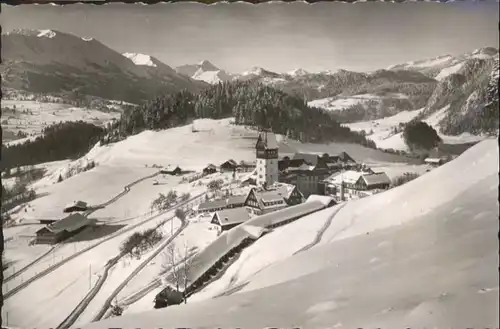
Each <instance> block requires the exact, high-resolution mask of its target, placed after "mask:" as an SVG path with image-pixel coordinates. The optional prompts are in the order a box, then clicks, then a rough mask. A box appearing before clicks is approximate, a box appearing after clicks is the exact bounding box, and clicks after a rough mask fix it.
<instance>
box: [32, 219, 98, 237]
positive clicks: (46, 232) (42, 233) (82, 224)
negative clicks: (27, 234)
mask: <svg viewBox="0 0 500 329" xmlns="http://www.w3.org/2000/svg"><path fill="white" fill-rule="evenodd" d="M94 222H95V221H94V220H92V219H89V218H87V217H85V216H83V215H82V214H79V213H74V214H71V215H69V216H67V217H65V218H63V219H61V220H58V221H56V222H54V223H52V224H49V225H47V226H45V227H43V228H41V229H39V230H38V231H36V238H35V243H36V244H56V243H58V242H60V241H63V240H65V239H67V238H69V237H71V236H73V235H75V234H77V233H79V232H81V231H82V230H83V229H84V228H86V227H87V226H89V225H92V224H94Z"/></svg>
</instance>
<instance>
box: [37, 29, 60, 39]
mask: <svg viewBox="0 0 500 329" xmlns="http://www.w3.org/2000/svg"><path fill="white" fill-rule="evenodd" d="M38 32H39V33H38V34H37V37H39V38H41V37H45V38H49V39H51V38H53V37H55V36H56V32H54V31H52V30H39V31H38Z"/></svg>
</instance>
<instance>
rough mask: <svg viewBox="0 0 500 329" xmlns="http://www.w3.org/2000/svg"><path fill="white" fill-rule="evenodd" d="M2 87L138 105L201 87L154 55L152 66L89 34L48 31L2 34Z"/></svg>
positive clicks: (201, 85) (17, 31)
mask: <svg viewBox="0 0 500 329" xmlns="http://www.w3.org/2000/svg"><path fill="white" fill-rule="evenodd" d="M2 59H3V63H2V65H1V67H2V87H6V88H14V89H20V90H26V91H30V92H34V93H45V94H49V93H52V94H61V93H62V94H66V95H67V94H70V95H93V96H99V97H102V98H106V99H116V100H123V101H127V102H131V103H140V102H142V101H144V100H147V99H150V98H152V97H154V96H155V95H157V94H165V93H171V92H177V91H180V90H184V89H187V90H191V91H198V90H200V89H202V88H203V87H204V84H203V83H201V82H197V81H194V80H192V79H189V78H187V77H184V76H182V75H179V74H177V73H176V72H175V71H174V70H172V69H171V68H170V67H168V66H167V65H165V64H163V63H161V62H160V61H158V60H157V59H153V61H154V63H155V65H156V66H155V67H153V66H146V65H136V64H135V63H134V62H133V61H132V60H131V59H130V58H127V57H125V56H123V55H122V54H120V53H118V52H116V51H115V50H113V49H111V48H109V47H107V46H105V45H104V44H102V43H100V42H99V41H97V40H95V39H91V38H80V37H77V36H75V35H72V34H68V33H63V32H60V31H53V30H15V31H12V32H10V33H8V34H3V35H2Z"/></svg>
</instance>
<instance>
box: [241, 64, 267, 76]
mask: <svg viewBox="0 0 500 329" xmlns="http://www.w3.org/2000/svg"><path fill="white" fill-rule="evenodd" d="M263 72H264V69H263V68H262V67H258V66H254V67H252V68H251V69H250V70H249V71H245V72H243V75H252V74H255V75H261V74H262V73H263Z"/></svg>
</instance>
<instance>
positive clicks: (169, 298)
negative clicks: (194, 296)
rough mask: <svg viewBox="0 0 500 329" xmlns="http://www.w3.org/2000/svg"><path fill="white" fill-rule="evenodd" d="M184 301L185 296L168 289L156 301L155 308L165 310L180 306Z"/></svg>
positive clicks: (161, 292)
mask: <svg viewBox="0 0 500 329" xmlns="http://www.w3.org/2000/svg"><path fill="white" fill-rule="evenodd" d="M183 301H184V294H183V293H182V292H180V291H178V290H176V289H173V288H171V287H168V286H167V287H166V288H165V289H163V290H162V291H160V292H159V293H158V294H157V295H156V297H155V300H154V303H155V306H154V308H164V307H167V306H170V305H179V304H180V303H182V302H183Z"/></svg>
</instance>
